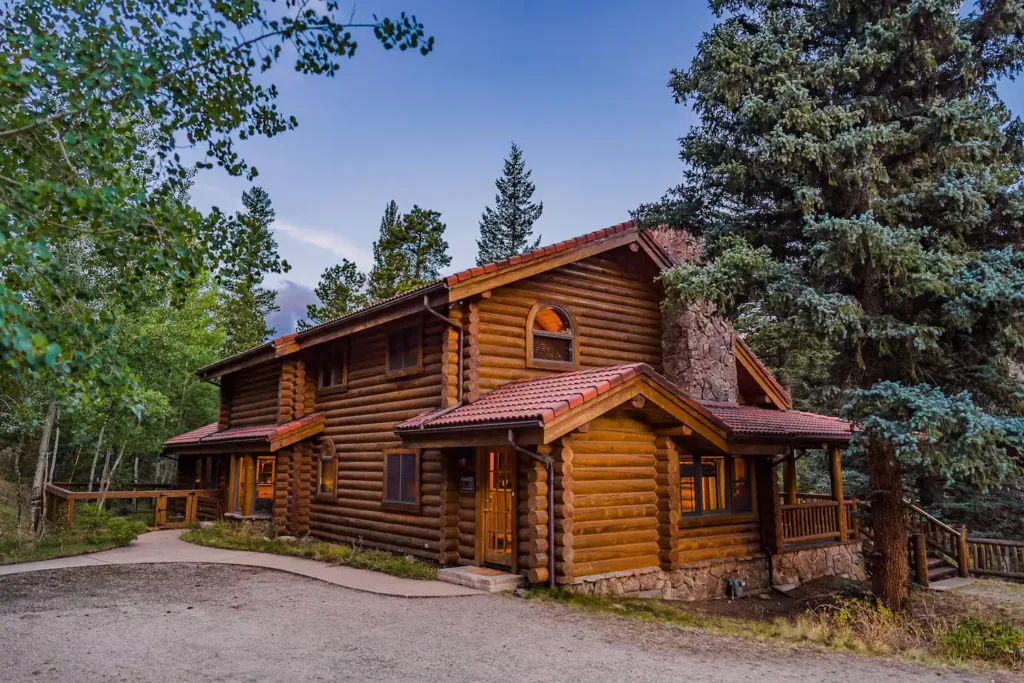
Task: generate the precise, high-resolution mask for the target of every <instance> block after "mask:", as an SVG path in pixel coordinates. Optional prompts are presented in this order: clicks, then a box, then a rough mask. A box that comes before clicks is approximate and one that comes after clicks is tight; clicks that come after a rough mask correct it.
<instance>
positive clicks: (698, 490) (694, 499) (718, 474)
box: [679, 455, 753, 515]
mask: <svg viewBox="0 0 1024 683" xmlns="http://www.w3.org/2000/svg"><path fill="white" fill-rule="evenodd" d="M750 472H751V463H750V461H749V460H748V459H747V458H729V457H727V456H722V455H680V456H679V511H680V512H681V513H682V514H684V515H703V514H716V513H728V512H732V513H746V512H751V511H752V510H753V491H752V488H751V477H750Z"/></svg>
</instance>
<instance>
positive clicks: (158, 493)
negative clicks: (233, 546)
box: [46, 484, 220, 529]
mask: <svg viewBox="0 0 1024 683" xmlns="http://www.w3.org/2000/svg"><path fill="white" fill-rule="evenodd" d="M46 496H47V509H48V511H49V513H48V514H49V517H50V521H54V522H55V521H56V519H57V514H58V512H57V511H58V509H59V508H61V507H63V511H62V512H61V517H62V519H63V524H64V527H65V528H68V527H70V526H71V524H72V522H73V521H74V518H75V503H76V502H77V501H80V500H116V499H126V498H127V499H140V498H152V499H153V510H154V512H153V526H154V527H156V528H157V529H174V528H178V527H184V526H189V525H191V524H194V523H195V522H196V521H197V519H198V517H199V515H198V508H199V500H200V498H201V497H203V498H205V497H208V496H216V497H218V500H219V496H220V491H219V490H218V489H176V490H149V491H107V492H105V493H100V492H99V491H70V490H68V489H66V488H62V487H60V486H57V485H55V484H47V485H46ZM218 505H219V504H218ZM176 508H177V510H176ZM168 511H170V512H171V521H168ZM178 513H180V515H181V517H180V519H177V518H176V516H177V514H178Z"/></svg>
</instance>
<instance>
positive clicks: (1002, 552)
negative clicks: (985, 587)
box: [967, 537, 1024, 581]
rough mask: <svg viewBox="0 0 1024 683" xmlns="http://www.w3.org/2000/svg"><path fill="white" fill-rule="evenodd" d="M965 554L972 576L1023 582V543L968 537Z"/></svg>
mask: <svg viewBox="0 0 1024 683" xmlns="http://www.w3.org/2000/svg"><path fill="white" fill-rule="evenodd" d="M967 553H968V556H969V558H970V563H971V567H970V571H971V573H972V574H978V575H981V576H998V577H1001V578H1004V579H1017V580H1018V581H1019V580H1024V541H1003V540H1000V539H997V538H970V537H968V539H967Z"/></svg>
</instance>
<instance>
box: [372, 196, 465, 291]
mask: <svg viewBox="0 0 1024 683" xmlns="http://www.w3.org/2000/svg"><path fill="white" fill-rule="evenodd" d="M446 228H447V226H446V225H445V224H444V223H442V222H441V214H440V213H438V212H437V211H432V210H430V209H421V208H420V207H419V206H413V208H412V211H410V212H409V213H407V214H405V215H403V216H401V217H398V207H397V205H396V204H395V202H394V201H392V202H391V203H390V204H389V205H388V207H387V209H386V210H385V212H384V217H383V218H382V219H381V225H380V236H379V237H378V238H377V241H376V242H374V243H373V260H374V263H373V268H372V270H371V271H370V277H369V285H368V288H367V293H368V298H369V300H370V301H380V300H382V299H386V298H388V297H392V296H395V295H396V294H401V293H402V292H404V291H407V290H409V289H412V288H414V287H418V286H420V285H423V284H426V283H428V282H431V281H432V280H436V279H437V278H438V277H440V276H441V268H444V267H445V266H447V265H448V264H450V263H451V260H452V259H451V257H450V256H449V255H448V243H447V242H446V241H445V240H444V231H445V229H446Z"/></svg>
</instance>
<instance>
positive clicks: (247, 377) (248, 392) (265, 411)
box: [228, 361, 281, 427]
mask: <svg viewBox="0 0 1024 683" xmlns="http://www.w3.org/2000/svg"><path fill="white" fill-rule="evenodd" d="M280 381H281V363H280V362H279V361H275V362H272V363H267V364H265V365H261V366H258V367H255V368H250V369H247V370H245V371H243V372H239V373H236V374H234V375H232V376H231V381H230V391H231V396H230V403H229V408H228V423H229V424H230V426H231V427H244V426H247V425H256V424H273V423H276V422H277V421H278V418H279V417H280V394H279V383H280Z"/></svg>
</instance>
